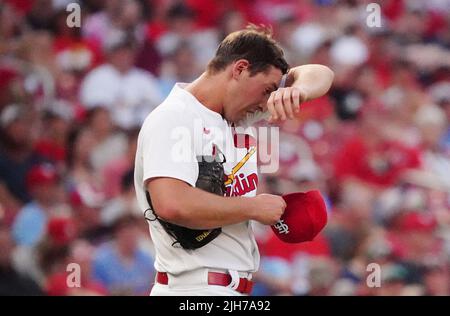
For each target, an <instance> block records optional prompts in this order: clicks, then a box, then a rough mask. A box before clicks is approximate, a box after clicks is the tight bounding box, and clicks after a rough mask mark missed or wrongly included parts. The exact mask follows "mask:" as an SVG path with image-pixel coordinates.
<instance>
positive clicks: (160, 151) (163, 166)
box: [141, 111, 198, 186]
mask: <svg viewBox="0 0 450 316" xmlns="http://www.w3.org/2000/svg"><path fill="white" fill-rule="evenodd" d="M155 114H156V113H155ZM157 114H158V115H154V116H153V117H152V118H151V120H149V121H147V122H146V128H145V129H144V130H143V131H142V135H141V146H142V162H143V175H144V179H143V180H144V182H145V181H147V180H149V179H151V178H156V177H168V178H175V179H179V180H182V181H184V182H186V183H188V184H190V185H191V186H195V183H196V181H197V177H198V162H197V159H196V154H195V153H196V150H195V148H194V130H193V124H192V119H188V118H187V117H183V115H182V114H181V113H177V112H174V111H173V112H171V111H165V112H161V113H157Z"/></svg>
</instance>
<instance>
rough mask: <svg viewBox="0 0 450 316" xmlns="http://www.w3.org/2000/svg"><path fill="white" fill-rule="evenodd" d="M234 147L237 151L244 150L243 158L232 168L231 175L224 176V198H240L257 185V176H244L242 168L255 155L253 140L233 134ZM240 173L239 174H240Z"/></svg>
mask: <svg viewBox="0 0 450 316" xmlns="http://www.w3.org/2000/svg"><path fill="white" fill-rule="evenodd" d="M234 146H235V147H236V148H238V149H240V148H246V149H247V153H246V154H245V156H244V157H243V158H242V159H241V160H240V161H239V162H238V163H237V164H236V165H235V166H234V167H233V168H232V170H231V173H230V174H228V175H225V179H224V180H225V186H226V193H225V196H241V195H245V194H247V193H249V192H251V191H253V190H256V187H257V185H258V175H257V174H256V172H253V173H251V174H249V175H245V174H244V173H243V172H242V168H243V167H244V165H245V164H246V163H247V162H248V160H249V159H250V158H251V157H252V156H253V155H254V154H255V153H256V141H255V138H253V137H252V136H250V135H248V134H234ZM240 171H241V172H240Z"/></svg>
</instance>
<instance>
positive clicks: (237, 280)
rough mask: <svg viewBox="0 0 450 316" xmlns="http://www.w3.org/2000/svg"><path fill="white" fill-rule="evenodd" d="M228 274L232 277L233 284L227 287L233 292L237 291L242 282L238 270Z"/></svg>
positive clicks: (229, 271)
mask: <svg viewBox="0 0 450 316" xmlns="http://www.w3.org/2000/svg"><path fill="white" fill-rule="evenodd" d="M228 273H229V274H230V276H231V282H230V284H228V286H227V287H229V288H231V289H233V290H237V288H238V287H239V283H240V282H241V278H240V276H239V273H238V272H237V271H236V270H228Z"/></svg>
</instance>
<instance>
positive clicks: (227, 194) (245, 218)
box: [135, 26, 334, 296]
mask: <svg viewBox="0 0 450 316" xmlns="http://www.w3.org/2000/svg"><path fill="white" fill-rule="evenodd" d="M333 76H334V74H333V72H332V71H331V70H330V69H329V68H327V67H325V66H322V65H304V66H298V67H295V68H291V69H289V68H288V64H287V63H286V61H285V59H284V57H283V51H282V50H281V48H280V47H279V46H278V44H277V43H276V42H275V41H274V40H273V39H272V38H271V34H270V32H269V31H268V30H267V29H265V28H258V27H254V26H250V27H248V28H247V29H245V30H241V31H238V32H234V33H231V34H230V35H228V36H227V37H226V38H225V39H224V40H223V41H222V43H221V44H220V45H219V47H218V49H217V52H216V55H215V57H214V58H213V59H212V60H211V61H210V62H209V64H208V66H207V69H206V71H205V72H204V73H203V74H202V75H201V76H200V77H199V78H197V79H196V80H195V81H194V82H192V83H189V84H186V83H177V84H175V86H174V87H173V89H172V91H171V92H170V94H169V96H168V97H167V99H166V100H165V101H164V102H163V103H162V104H161V105H160V106H158V107H157V108H156V109H155V110H154V111H153V112H152V113H151V114H150V115H149V116H148V117H147V118H146V120H145V122H144V123H143V126H142V128H141V131H140V134H139V137H138V146H137V153H136V162H135V187H136V194H137V198H138V201H139V205H140V207H141V209H142V210H143V211H144V213H145V216H146V218H147V219H148V221H149V226H150V233H151V237H152V239H153V242H154V245H155V250H156V259H155V269H156V270H157V275H156V280H155V284H154V286H153V288H152V291H151V295H177V296H183V295H226V296H231V295H248V294H250V293H251V288H252V281H251V279H252V273H254V272H255V271H257V270H258V266H259V259H260V256H259V252H258V247H257V244H256V241H255V238H254V235H253V231H252V229H251V225H250V221H251V220H254V221H258V222H260V223H262V224H266V225H273V224H275V223H276V222H277V221H278V220H279V219H280V217H281V216H282V214H283V211H284V209H285V207H286V204H285V202H284V200H283V198H281V197H280V196H276V195H270V194H259V195H256V189H257V184H258V175H257V169H256V167H257V164H256V142H255V138H253V136H254V135H252V134H251V133H250V132H248V133H247V132H244V133H242V132H239V131H238V128H239V127H241V126H242V127H247V126H249V125H251V123H253V122H255V121H257V120H258V119H261V118H266V119H267V120H268V121H269V122H272V123H276V122H282V121H284V120H286V119H293V118H294V115H295V113H296V112H298V111H299V105H300V104H301V103H302V102H305V101H307V100H311V99H314V98H317V97H320V96H322V95H324V94H325V93H326V92H327V91H328V89H329V88H330V86H331V83H332V81H333Z"/></svg>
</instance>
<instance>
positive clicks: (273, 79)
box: [225, 66, 283, 122]
mask: <svg viewBox="0 0 450 316" xmlns="http://www.w3.org/2000/svg"><path fill="white" fill-rule="evenodd" d="M282 75H283V74H282V73H281V70H279V69H278V68H275V67H273V66H271V67H270V68H269V69H268V70H267V71H266V72H259V73H257V74H256V75H254V76H250V72H249V71H248V70H245V71H244V72H243V73H242V78H241V79H240V80H239V82H238V84H237V85H236V86H235V87H234V89H233V91H232V96H230V98H231V100H230V101H229V106H228V107H227V108H226V109H225V117H226V118H227V119H228V120H229V121H231V122H238V121H239V120H241V119H243V118H245V117H246V115H247V114H248V113H254V112H255V111H258V110H259V111H265V110H266V109H267V101H268V100H269V96H270V94H271V93H272V92H273V91H275V90H277V89H278V85H279V83H280V81H281V77H282Z"/></svg>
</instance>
